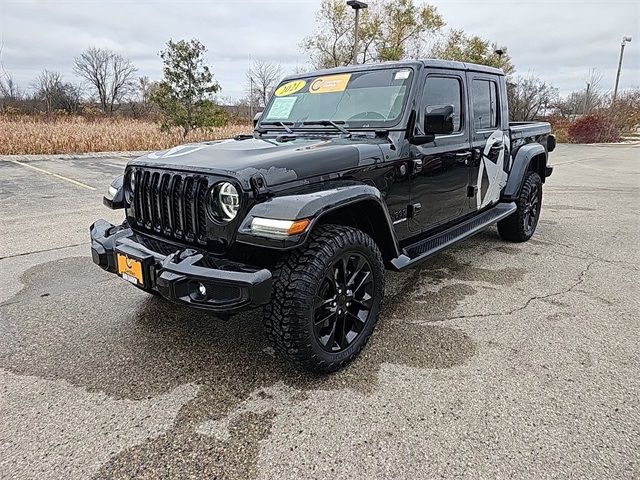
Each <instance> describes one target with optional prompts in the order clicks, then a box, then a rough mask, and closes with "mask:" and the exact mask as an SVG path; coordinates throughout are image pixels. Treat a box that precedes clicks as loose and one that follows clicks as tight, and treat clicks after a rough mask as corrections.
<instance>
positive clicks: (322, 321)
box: [313, 252, 374, 353]
mask: <svg viewBox="0 0 640 480" xmlns="http://www.w3.org/2000/svg"><path fill="white" fill-rule="evenodd" d="M373 291H374V284H373V274H372V270H371V264H370V263H369V261H368V260H367V259H366V258H365V257H364V256H363V255H361V254H360V253H357V252H345V253H343V254H342V255H341V256H340V257H339V258H338V259H337V260H336V261H335V262H334V263H333V265H331V267H330V268H329V270H328V271H327V273H326V275H325V277H324V279H323V281H322V284H321V285H320V289H319V291H318V294H317V296H316V303H315V307H314V322H313V332H314V334H315V337H316V340H317V341H318V342H319V343H320V345H321V346H322V348H324V349H325V350H326V351H328V352H331V353H338V352H341V351H343V350H345V349H346V348H348V347H349V346H350V345H351V344H352V343H353V342H354V341H355V340H356V339H357V338H358V336H359V335H360V333H362V331H363V329H364V327H365V325H366V324H367V322H368V320H369V317H370V316H371V309H372V307H373Z"/></svg>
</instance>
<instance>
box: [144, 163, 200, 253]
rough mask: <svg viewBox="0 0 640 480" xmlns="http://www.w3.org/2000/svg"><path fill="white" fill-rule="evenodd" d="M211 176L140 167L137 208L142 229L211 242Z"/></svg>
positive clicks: (167, 235) (189, 239) (171, 236)
mask: <svg viewBox="0 0 640 480" xmlns="http://www.w3.org/2000/svg"><path fill="white" fill-rule="evenodd" d="M208 189H209V181H208V179H207V177H205V176H202V175H194V174H186V173H177V172H163V171H153V170H145V169H140V168H136V169H135V190H134V194H133V211H134V216H135V222H136V224H137V226H138V227H139V228H143V229H145V230H149V231H152V232H155V233H159V234H162V235H163V236H165V237H169V238H175V239H177V240H183V241H186V242H190V243H199V244H206V243H207V214H206V199H207V191H208Z"/></svg>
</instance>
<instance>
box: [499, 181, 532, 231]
mask: <svg viewBox="0 0 640 480" xmlns="http://www.w3.org/2000/svg"><path fill="white" fill-rule="evenodd" d="M516 205H517V207H518V209H517V210H516V211H515V212H513V213H512V214H511V215H509V216H508V217H507V218H505V219H504V220H501V221H499V222H498V233H499V234H500V236H501V237H502V238H504V239H505V240H508V241H510V242H526V241H527V240H529V239H530V238H531V237H532V236H533V234H534V232H535V231H536V227H537V226H538V219H539V218H540V210H541V208H542V180H540V175H538V174H537V173H536V172H527V173H526V175H525V178H524V183H523V184H522V188H521V189H520V196H519V197H518V199H517V200H516Z"/></svg>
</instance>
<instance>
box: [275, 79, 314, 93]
mask: <svg viewBox="0 0 640 480" xmlns="http://www.w3.org/2000/svg"><path fill="white" fill-rule="evenodd" d="M306 84H307V82H306V81H304V80H294V81H293V82H287V83H285V84H284V85H280V86H279V87H278V89H277V90H276V93H275V95H276V97H286V96H287V95H291V94H292V93H296V92H297V91H299V90H302V89H303V88H304V86H305V85H306Z"/></svg>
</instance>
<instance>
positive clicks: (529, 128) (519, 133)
mask: <svg viewBox="0 0 640 480" xmlns="http://www.w3.org/2000/svg"><path fill="white" fill-rule="evenodd" d="M509 131H510V132H511V141H513V140H518V139H521V138H526V137H537V136H538V135H549V134H550V133H551V124H550V123H549V122H509Z"/></svg>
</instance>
